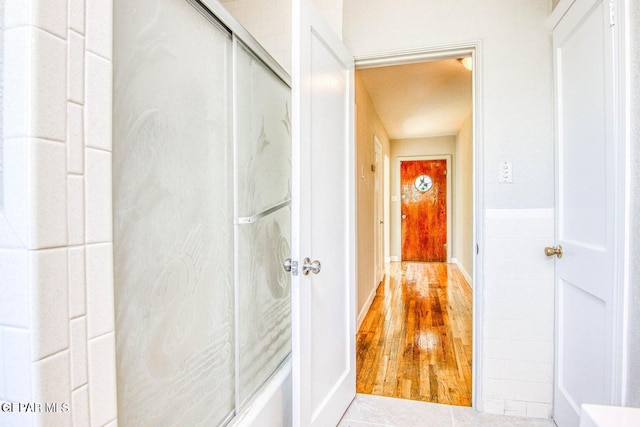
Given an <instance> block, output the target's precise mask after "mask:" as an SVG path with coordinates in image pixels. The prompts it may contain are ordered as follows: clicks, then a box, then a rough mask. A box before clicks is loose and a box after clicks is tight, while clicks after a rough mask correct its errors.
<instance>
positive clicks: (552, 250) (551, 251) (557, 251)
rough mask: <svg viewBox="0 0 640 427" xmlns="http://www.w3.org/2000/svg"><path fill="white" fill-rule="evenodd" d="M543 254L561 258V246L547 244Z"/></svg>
mask: <svg viewBox="0 0 640 427" xmlns="http://www.w3.org/2000/svg"><path fill="white" fill-rule="evenodd" d="M544 254H545V255H546V256H554V255H555V256H557V257H558V258H562V254H563V250H562V246H560V245H558V246H547V247H546V248H544Z"/></svg>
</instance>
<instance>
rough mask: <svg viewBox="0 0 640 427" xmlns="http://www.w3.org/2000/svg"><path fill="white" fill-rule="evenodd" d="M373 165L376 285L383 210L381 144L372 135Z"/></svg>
mask: <svg viewBox="0 0 640 427" xmlns="http://www.w3.org/2000/svg"><path fill="white" fill-rule="evenodd" d="M373 142H374V144H373V146H374V163H373V164H374V165H375V169H376V170H375V182H374V191H373V193H374V195H373V200H374V203H375V207H374V218H373V221H374V222H373V224H374V227H375V229H374V231H373V232H374V245H373V247H374V251H375V254H374V258H375V267H374V268H375V270H374V277H375V279H376V283H375V286H376V287H377V286H378V285H379V284H380V282H382V278H383V277H384V210H383V205H382V193H383V186H382V144H381V143H380V141H379V140H378V138H377V137H375V136H374V140H373Z"/></svg>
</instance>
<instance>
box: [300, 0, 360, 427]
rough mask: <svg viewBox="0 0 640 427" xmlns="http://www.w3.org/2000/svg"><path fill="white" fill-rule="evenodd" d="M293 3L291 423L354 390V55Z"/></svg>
mask: <svg viewBox="0 0 640 427" xmlns="http://www.w3.org/2000/svg"><path fill="white" fill-rule="evenodd" d="M292 3H293V10H292V13H293V19H292V20H293V22H294V23H296V25H294V29H293V32H292V39H293V67H292V69H293V73H292V77H293V88H292V97H293V102H292V118H293V121H292V126H293V159H294V160H293V181H292V196H293V204H292V209H293V211H292V215H293V221H292V222H293V236H292V243H293V252H294V253H293V259H294V260H296V261H298V262H299V265H298V270H299V273H298V275H297V276H293V281H292V313H293V314H292V316H293V319H292V332H293V346H292V347H293V348H292V362H293V365H292V366H293V371H292V372H293V373H292V374H293V425H294V426H300V427H307V426H318V427H327V426H335V425H337V424H338V422H339V421H340V418H341V417H342V415H343V414H344V412H345V410H346V409H347V407H348V406H349V404H350V403H351V401H352V399H353V398H354V397H355V334H356V330H355V324H356V315H355V261H354V260H355V249H354V248H355V245H354V243H355V234H354V233H355V214H354V212H355V211H354V206H355V203H354V166H353V165H354V144H353V127H352V126H353V120H352V118H353V108H354V107H353V106H354V98H353V91H354V89H353V57H352V56H351V55H350V54H349V52H348V51H347V50H346V48H344V46H343V45H342V44H341V42H340V41H339V40H338V38H337V37H336V36H335V35H334V34H333V33H332V32H331V30H330V29H329V27H328V26H327V25H326V24H325V23H324V22H322V21H321V20H320V19H319V18H318V16H317V13H316V12H315V11H314V10H312V6H311V5H310V2H309V0H300V1H294V2H292ZM298 23H299V26H298ZM305 258H308V262H307V264H309V267H308V268H307V270H309V271H308V274H306V275H305V274H304V270H305V266H304V264H305V262H304V260H305ZM315 261H317V262H315Z"/></svg>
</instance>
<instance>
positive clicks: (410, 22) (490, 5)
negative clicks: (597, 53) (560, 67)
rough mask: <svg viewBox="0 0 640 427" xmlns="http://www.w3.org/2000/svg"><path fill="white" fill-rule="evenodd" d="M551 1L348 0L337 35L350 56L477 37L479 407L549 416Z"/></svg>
mask: <svg viewBox="0 0 640 427" xmlns="http://www.w3.org/2000/svg"><path fill="white" fill-rule="evenodd" d="M551 5H552V3H551V0H531V1H527V2H508V1H502V0H484V1H482V2H477V1H474V0H451V1H447V2H440V1H421V0H344V17H343V35H344V41H345V44H346V45H347V47H348V48H349V49H350V51H351V52H352V53H353V54H354V55H355V56H356V58H359V57H363V56H365V55H371V54H381V53H385V52H401V51H404V50H408V49H417V48H428V47H431V48H434V47H441V46H447V45H453V44H457V43H469V42H478V43H479V46H480V48H479V49H480V50H479V59H480V63H481V67H482V68H480V69H478V70H476V71H477V72H479V73H480V74H479V77H480V79H481V81H480V83H481V85H482V94H481V99H480V102H481V104H480V107H481V112H480V113H481V116H480V117H481V121H480V122H479V123H477V124H476V125H479V126H481V127H480V129H481V130H482V134H480V135H477V136H478V137H479V138H480V140H481V141H482V153H481V156H482V157H481V158H480V161H481V162H482V163H481V166H482V173H483V176H482V177H480V181H479V190H480V191H481V194H482V197H483V200H482V202H483V204H484V206H483V207H484V209H485V211H484V212H479V215H480V222H481V224H484V236H481V237H482V239H483V240H482V241H479V245H480V251H481V254H482V255H483V257H484V260H483V264H482V265H479V266H478V267H479V270H478V271H479V272H480V274H481V275H482V276H481V280H482V293H481V294H480V295H477V296H478V298H479V299H477V300H478V301H479V304H481V306H482V307H483V314H482V317H481V319H480V320H479V321H480V327H481V332H482V334H483V342H482V357H481V359H478V358H476V359H474V362H475V363H476V366H475V368H476V372H478V374H479V376H480V378H481V379H482V382H481V384H476V386H480V387H479V388H478V389H477V397H478V400H477V401H476V405H477V408H478V409H480V410H483V411H487V412H493V413H503V414H513V415H528V416H534V417H549V416H550V414H551V403H552V398H553V260H548V259H546V258H545V257H544V254H543V252H542V248H543V247H544V246H545V245H548V244H549V242H553V239H554V234H553V206H554V181H553V180H554V178H553V177H554V151H553V150H554V146H553V78H552V76H553V67H552V51H551V50H552V49H551V33H550V29H549V28H548V24H547V21H548V18H549V15H550V13H551ZM505 160H507V161H511V162H512V164H513V180H514V182H513V184H501V183H498V179H497V173H498V165H499V163H500V162H501V161H505ZM505 245H506V246H505ZM505 247H508V248H509V251H508V253H506V251H505V250H504V248H505ZM475 285H476V288H477V283H476V284H475Z"/></svg>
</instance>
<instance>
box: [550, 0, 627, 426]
mask: <svg viewBox="0 0 640 427" xmlns="http://www.w3.org/2000/svg"><path fill="white" fill-rule="evenodd" d="M612 32H613V31H612V27H611V23H610V17H609V3H608V2H607V1H602V0H577V1H576V2H575V3H574V4H573V6H572V7H571V9H569V11H568V12H567V14H566V15H565V16H564V18H563V19H562V21H561V22H560V23H559V24H558V26H557V27H556V28H555V30H554V32H553V45H554V54H555V83H556V120H557V121H556V124H557V130H556V144H557V156H556V161H557V177H556V179H557V182H556V185H557V191H556V197H557V200H556V243H557V244H558V245H561V246H562V248H563V250H564V254H563V256H562V258H558V259H557V260H556V294H555V297H556V319H555V321H556V328H555V329H556V337H555V347H556V348H555V359H556V367H555V393H554V395H555V397H554V419H555V421H556V423H557V424H558V426H560V427H566V426H577V425H578V423H579V416H580V405H581V404H583V403H602V404H611V403H613V402H612V399H613V398H612V396H613V394H612V390H613V384H612V378H613V374H614V370H613V351H614V350H613V349H614V328H615V324H614V295H615V287H616V276H615V265H614V259H615V257H614V255H615V254H614V252H615V240H614V239H615V219H614V218H615V215H616V211H615V203H616V202H615V200H616V199H615V189H616V182H615V179H616V173H615V172H616V170H615V165H616V159H615V156H616V141H615V133H614V95H613V94H614V74H613V64H614V62H613V37H612Z"/></svg>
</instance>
